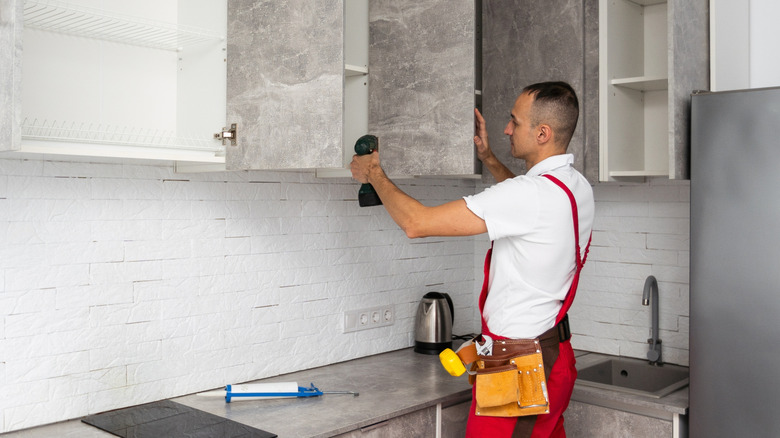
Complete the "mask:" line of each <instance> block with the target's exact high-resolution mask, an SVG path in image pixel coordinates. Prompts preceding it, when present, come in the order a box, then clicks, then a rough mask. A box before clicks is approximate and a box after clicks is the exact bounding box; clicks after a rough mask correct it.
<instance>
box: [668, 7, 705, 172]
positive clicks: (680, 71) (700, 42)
mask: <svg viewBox="0 0 780 438" xmlns="http://www.w3.org/2000/svg"><path fill="white" fill-rule="evenodd" d="M708 1H709V0H685V1H670V2H669V11H668V16H669V20H670V21H669V29H668V31H669V41H670V42H669V64H670V65H669V71H670V76H669V99H670V101H669V124H670V129H669V131H670V133H669V135H670V137H671V138H670V139H669V178H670V179H689V178H690V140H689V139H690V120H691V93H692V92H693V91H695V90H709V88H710V58H709V50H710V46H709V3H708Z"/></svg>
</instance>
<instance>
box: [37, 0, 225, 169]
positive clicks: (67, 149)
mask: <svg viewBox="0 0 780 438" xmlns="http://www.w3.org/2000/svg"><path fill="white" fill-rule="evenodd" d="M23 20H24V38H23V62H22V66H23V67H22V74H21V77H22V97H21V107H22V122H21V124H22V141H21V151H22V152H36V153H51V154H67V155H83V156H99V157H123V158H144V159H164V160H183V161H197V162H220V161H224V147H223V145H222V142H221V141H219V140H216V139H215V138H214V133H215V132H217V131H219V130H220V129H221V128H222V127H223V126H224V125H225V64H226V59H225V45H226V41H225V33H226V1H225V0H209V1H205V0H204V1H187V2H178V1H175V0H164V1H160V0H142V1H132V2H121V1H96V0H69V1H68V2H60V1H51V0H26V1H25V2H24V18H23Z"/></svg>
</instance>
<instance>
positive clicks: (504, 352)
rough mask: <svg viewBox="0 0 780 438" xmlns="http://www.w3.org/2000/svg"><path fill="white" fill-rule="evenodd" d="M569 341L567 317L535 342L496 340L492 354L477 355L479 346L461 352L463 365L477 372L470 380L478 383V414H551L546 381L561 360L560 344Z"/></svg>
mask: <svg viewBox="0 0 780 438" xmlns="http://www.w3.org/2000/svg"><path fill="white" fill-rule="evenodd" d="M570 338H571V332H570V331H569V320H568V316H564V318H563V320H561V322H560V323H558V324H557V325H556V326H555V327H553V328H552V329H550V330H548V331H546V332H545V333H543V334H542V335H541V336H539V337H538V338H536V339H504V340H496V341H494V342H493V348H492V354H490V355H478V354H476V345H472V347H473V348H471V347H469V348H465V349H461V350H459V351H458V356H459V357H461V359H462V360H463V362H466V363H469V362H472V365H471V370H472V372H474V373H473V374H471V375H469V381H470V382H471V383H472V384H476V387H475V398H476V404H477V407H476V414H477V415H480V416H490V417H522V416H526V415H538V414H546V413H549V412H550V400H549V396H548V393H547V378H548V377H549V375H550V371H551V370H552V366H553V364H554V363H555V360H556V359H557V358H558V343H559V342H563V341H567V340H569V339H570ZM464 350H468V351H464ZM472 353H473V356H470V354H472ZM469 359H473V360H470V361H469V362H467V360H469Z"/></svg>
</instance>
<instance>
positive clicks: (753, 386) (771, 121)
mask: <svg viewBox="0 0 780 438" xmlns="http://www.w3.org/2000/svg"><path fill="white" fill-rule="evenodd" d="M691 102H692V103H691V278H690V290H691V295H690V388H689V391H690V410H689V431H690V436H691V437H693V438H705V437H706V438H712V437H780V88H764V89H753V90H741V91H729V92H713V93H700V94H696V93H694V95H693V97H692V100H691Z"/></svg>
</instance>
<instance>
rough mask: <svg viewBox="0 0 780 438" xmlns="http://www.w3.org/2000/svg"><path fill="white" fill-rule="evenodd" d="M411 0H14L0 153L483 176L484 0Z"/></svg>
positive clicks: (6, 36) (6, 42)
mask: <svg viewBox="0 0 780 438" xmlns="http://www.w3.org/2000/svg"><path fill="white" fill-rule="evenodd" d="M404 2H406V3H404V5H405V6H403V7H401V6H399V5H398V4H397V2H394V3H387V4H384V3H383V2H369V1H368V0H318V1H316V2H311V1H310V0H286V1H278V0H230V1H227V0H187V1H177V0H156V1H153V0H137V1H132V2H123V1H120V0H67V1H59V0H6V1H3V2H2V6H0V7H2V12H3V15H2V27H0V47H1V48H2V50H1V51H0V57H2V58H1V59H2V60H3V65H2V67H1V69H0V73H1V74H2V75H1V76H0V80H1V81H2V82H1V83H0V85H2V88H1V89H0V98H2V101H3V102H7V105H6V108H5V109H4V112H3V113H2V116H1V117H0V123H2V126H3V127H8V129H4V132H7V133H8V134H4V137H0V140H2V143H0V150H10V151H18V152H23V153H37V154H64V155H78V156H88V157H96V156H97V157H119V158H141V159H158V160H172V161H176V162H178V163H182V162H184V163H188V164H187V165H186V166H185V165H182V166H181V167H179V169H180V170H191V171H197V170H206V169H215V170H219V169H222V170H224V169H227V170H249V169H273V170H299V169H319V171H318V174H320V173H321V176H324V175H327V174H329V172H330V171H329V170H328V169H330V170H331V171H332V170H335V172H331V174H332V175H336V176H348V175H349V172H348V170H347V165H348V163H349V160H350V159H351V156H352V154H353V147H354V143H355V141H356V140H357V138H358V137H360V136H361V135H364V134H366V133H373V134H375V135H379V136H380V138H381V139H382V143H381V145H382V147H384V148H385V149H384V151H385V155H383V163H384V164H386V165H387V169H390V171H389V172H388V173H390V174H392V175H394V176H396V175H473V174H474V173H475V168H476V166H477V164H478V162H477V160H476V157H475V154H474V150H473V144H472V142H471V138H472V131H473V108H474V104H475V92H474V90H475V83H476V79H475V77H476V73H475V72H476V71H477V70H478V69H479V66H477V65H475V59H476V56H475V51H476V50H478V45H479V42H478V40H477V38H476V36H475V33H476V32H477V24H476V21H477V19H476V13H475V4H474V3H472V2H465V3H462V4H461V3H458V4H457V5H455V4H452V5H450V4H449V2H446V1H445V0H423V1H412V0H404ZM476 4H477V5H479V2H476ZM444 5H447V7H446V8H443V6H444ZM369 23H371V25H370V24H369ZM369 53H371V59H369ZM6 61H7V62H6ZM372 63H373V64H374V66H371V65H370V64H372ZM373 67H376V70H375V74H374V76H373V77H371V74H372V73H371V71H372V68H373ZM371 87H373V91H371V92H370V96H369V89H371ZM370 100H371V101H373V102H374V105H373V106H369V101H370ZM204 163H205V166H204Z"/></svg>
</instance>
